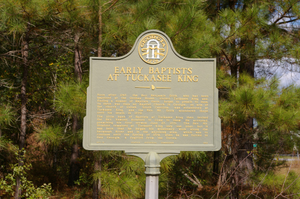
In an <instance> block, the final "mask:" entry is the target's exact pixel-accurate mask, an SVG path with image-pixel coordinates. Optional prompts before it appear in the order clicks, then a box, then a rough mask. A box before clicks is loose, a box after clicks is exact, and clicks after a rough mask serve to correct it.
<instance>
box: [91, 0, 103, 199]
mask: <svg viewBox="0 0 300 199" xmlns="http://www.w3.org/2000/svg"><path fill="white" fill-rule="evenodd" d="M98 23H99V26H98V27H99V29H98V31H99V35H98V57H102V5H101V0H99V10H98ZM94 153H95V156H94V157H95V162H94V172H95V173H96V172H99V171H101V154H100V155H99V156H97V154H96V152H94ZM100 191H101V179H100V178H99V179H97V180H94V182H93V199H98V198H99V196H100Z"/></svg>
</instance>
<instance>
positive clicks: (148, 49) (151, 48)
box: [138, 34, 168, 64]
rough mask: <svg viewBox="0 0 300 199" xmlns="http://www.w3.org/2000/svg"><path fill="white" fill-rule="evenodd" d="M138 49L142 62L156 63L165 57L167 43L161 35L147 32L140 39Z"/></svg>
mask: <svg viewBox="0 0 300 199" xmlns="http://www.w3.org/2000/svg"><path fill="white" fill-rule="evenodd" d="M138 51H139V55H140V57H141V59H142V60H143V61H144V62H146V63H148V64H158V63H160V62H162V61H163V60H164V59H165V58H166V56H167V53H168V44H167V42H166V40H165V39H164V38H163V37H162V36H160V35H158V34H149V35H146V36H144V37H143V38H142V39H141V41H140V43H139V46H138Z"/></svg>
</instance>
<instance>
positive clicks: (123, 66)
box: [83, 30, 221, 153]
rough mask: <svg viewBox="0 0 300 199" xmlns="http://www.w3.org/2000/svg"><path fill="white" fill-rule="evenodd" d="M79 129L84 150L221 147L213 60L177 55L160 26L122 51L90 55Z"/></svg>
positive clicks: (141, 36) (207, 149)
mask: <svg viewBox="0 0 300 199" xmlns="http://www.w3.org/2000/svg"><path fill="white" fill-rule="evenodd" d="M83 133H84V134H83V147H84V148H85V149H87V150H124V151H125V152H130V153H135V152H136V153H147V152H150V151H153V152H170V153H172V152H178V151H215V150H219V149H220V147H221V125H220V119H219V117H218V90H217V89H216V60H215V59H189V58H185V57H182V56H180V55H179V54H178V53H177V52H176V51H175V50H174V48H173V46H172V43H171V40H170V39H169V38H168V36H167V35H166V34H164V33H163V32H161V31H158V30H149V31H146V32H144V33H142V34H141V35H140V36H139V37H138V38H137V40H136V42H135V44H134V46H133V48H132V50H131V51H130V52H129V53H128V54H127V55H125V56H122V57H114V58H107V57H92V58H90V84H89V87H88V90H87V113H86V117H85V118H84V131H83Z"/></svg>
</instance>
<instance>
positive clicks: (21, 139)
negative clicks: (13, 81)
mask: <svg viewBox="0 0 300 199" xmlns="http://www.w3.org/2000/svg"><path fill="white" fill-rule="evenodd" d="M28 43H29V42H28V36H27V34H26V35H25V37H24V40H23V41H22V58H23V63H22V66H23V77H22V82H21V94H20V98H21V128H20V131H21V132H20V137H19V155H20V157H19V158H21V159H19V166H22V165H23V164H24V163H23V162H24V159H23V157H22V155H23V154H22V153H23V152H22V150H23V149H24V147H25V142H26V127H27V126H26V122H27V107H26V105H27V96H26V88H27V80H28V48H29V46H28V45H29V44H28ZM21 195H22V190H21V180H20V178H19V177H18V176H17V178H16V191H15V195H14V198H15V199H20V198H21Z"/></svg>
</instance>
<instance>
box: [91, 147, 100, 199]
mask: <svg viewBox="0 0 300 199" xmlns="http://www.w3.org/2000/svg"><path fill="white" fill-rule="evenodd" d="M94 153H95V155H96V157H95V163H94V171H95V172H97V171H101V160H102V156H101V153H100V154H99V155H97V153H96V152H94ZM100 191H101V180H100V179H97V180H95V181H94V182H93V199H98V198H99V196H100Z"/></svg>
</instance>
